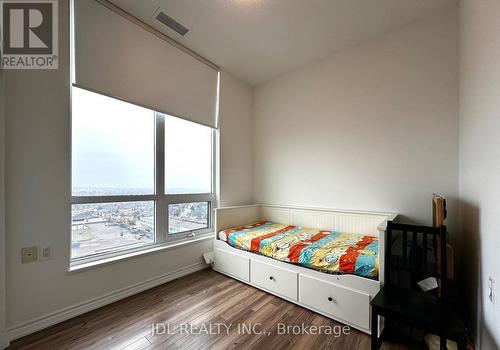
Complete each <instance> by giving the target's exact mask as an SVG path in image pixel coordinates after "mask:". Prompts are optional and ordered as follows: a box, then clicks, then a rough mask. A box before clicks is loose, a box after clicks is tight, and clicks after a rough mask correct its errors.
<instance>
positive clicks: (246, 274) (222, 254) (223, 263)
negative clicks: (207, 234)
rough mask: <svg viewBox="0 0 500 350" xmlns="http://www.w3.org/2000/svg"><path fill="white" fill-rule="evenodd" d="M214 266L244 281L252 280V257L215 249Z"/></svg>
mask: <svg viewBox="0 0 500 350" xmlns="http://www.w3.org/2000/svg"><path fill="white" fill-rule="evenodd" d="M214 268H215V270H217V271H220V272H223V273H227V274H228V275H231V276H233V277H236V278H238V279H240V280H242V281H245V282H249V281H250V259H249V258H246V257H244V256H240V255H236V254H233V253H230V252H226V251H224V250H222V249H215V263H214Z"/></svg>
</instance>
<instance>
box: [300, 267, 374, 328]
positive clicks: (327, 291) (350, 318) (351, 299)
mask: <svg viewBox="0 0 500 350" xmlns="http://www.w3.org/2000/svg"><path fill="white" fill-rule="evenodd" d="M299 301H300V302H301V303H303V304H305V305H308V306H310V307H312V308H314V309H316V310H318V311H321V312H323V313H325V314H327V315H331V316H332V318H337V319H340V320H344V321H347V322H351V323H352V324H354V325H357V326H359V327H362V328H365V329H369V328H370V296H369V295H368V294H364V293H361V292H357V291H354V290H351V289H347V288H344V287H340V286H337V285H335V284H333V283H329V282H325V281H321V280H319V279H316V278H313V277H308V276H304V275H300V276H299Z"/></svg>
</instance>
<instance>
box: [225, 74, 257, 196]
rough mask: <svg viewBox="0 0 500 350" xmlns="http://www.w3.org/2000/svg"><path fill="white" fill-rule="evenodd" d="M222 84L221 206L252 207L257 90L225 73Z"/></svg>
mask: <svg viewBox="0 0 500 350" xmlns="http://www.w3.org/2000/svg"><path fill="white" fill-rule="evenodd" d="M220 85H221V90H220V100H219V101H220V105H219V127H220V166H221V168H220V181H221V196H220V205H221V206H228V205H241V204H251V203H252V198H253V154H252V105H253V90H252V88H251V87H250V86H248V85H247V84H245V83H242V82H241V81H239V80H237V79H236V78H234V77H233V76H231V75H230V74H229V73H227V72H225V71H222V72H221V83H220Z"/></svg>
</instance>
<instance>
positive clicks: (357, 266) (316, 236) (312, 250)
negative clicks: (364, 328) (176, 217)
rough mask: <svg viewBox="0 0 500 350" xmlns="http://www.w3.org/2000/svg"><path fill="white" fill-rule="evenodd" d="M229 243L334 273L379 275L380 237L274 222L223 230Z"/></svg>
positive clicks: (223, 236) (373, 276)
mask: <svg viewBox="0 0 500 350" xmlns="http://www.w3.org/2000/svg"><path fill="white" fill-rule="evenodd" d="M219 238H220V239H221V240H223V241H225V242H227V243H228V244H229V245H231V246H233V247H235V248H238V249H242V250H246V251H250V252H252V253H256V254H260V255H264V256H267V257H270V258H273V259H276V260H281V261H285V262H289V263H292V264H296V265H300V266H304V267H308V268H311V269H314V270H318V271H322V272H328V273H333V274H355V275H359V276H364V277H369V278H374V279H376V278H377V276H378V268H379V267H378V264H379V259H378V238H377V237H372V236H365V235H359V234H353V233H344V232H332V231H322V230H318V229H314V228H307V227H301V226H293V225H285V224H278V223H274V222H270V221H264V222H258V223H255V224H252V225H246V226H240V227H234V228H231V229H227V230H224V231H221V232H219Z"/></svg>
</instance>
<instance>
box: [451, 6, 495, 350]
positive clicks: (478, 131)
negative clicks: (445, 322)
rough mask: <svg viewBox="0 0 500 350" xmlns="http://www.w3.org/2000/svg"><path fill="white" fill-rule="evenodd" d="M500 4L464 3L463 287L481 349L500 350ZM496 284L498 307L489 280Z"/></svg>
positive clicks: (462, 47) (461, 170)
mask: <svg viewBox="0 0 500 350" xmlns="http://www.w3.org/2000/svg"><path fill="white" fill-rule="evenodd" d="M499 18H500V2H499V1H498V0H481V1H477V0H465V1H463V2H462V3H461V22H460V23H461V32H460V34H461V89H460V200H461V206H460V209H461V217H462V219H463V220H462V227H463V236H462V237H461V239H460V241H462V242H463V250H462V255H463V256H464V259H463V266H462V269H463V271H464V272H465V274H464V275H463V280H462V284H463V286H464V287H465V288H464V290H465V291H466V292H467V301H468V305H469V307H470V309H471V310H470V312H471V315H472V317H473V320H474V323H475V324H474V326H475V333H476V334H475V336H476V340H477V344H478V345H479V346H478V348H480V349H499V348H500V259H499V252H500V216H499V212H500V204H499V203H500V202H499V198H500V40H499V38H500V36H499V33H500V22H499ZM490 275H491V276H493V277H494V278H495V279H496V304H495V305H493V304H491V303H490V302H489V300H488V290H487V286H488V277H489V276H490Z"/></svg>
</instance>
